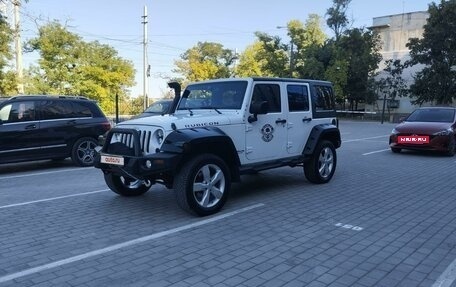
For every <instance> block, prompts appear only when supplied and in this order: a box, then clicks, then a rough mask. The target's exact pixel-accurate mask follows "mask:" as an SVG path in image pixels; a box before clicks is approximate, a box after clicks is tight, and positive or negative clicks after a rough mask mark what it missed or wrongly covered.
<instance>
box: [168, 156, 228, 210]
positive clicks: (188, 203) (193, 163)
mask: <svg viewBox="0 0 456 287" xmlns="http://www.w3.org/2000/svg"><path fill="white" fill-rule="evenodd" d="M230 187H231V175H230V172H229V169H228V167H227V165H226V163H225V162H224V161H223V160H222V159H221V158H220V157H218V156H216V155H212V154H202V155H199V156H196V157H194V158H192V159H190V160H189V161H188V162H187V163H185V164H184V166H183V167H182V169H181V170H180V171H179V173H178V175H177V176H176V177H175V180H174V193H175V195H176V200H177V203H178V205H179V206H180V207H181V208H182V209H184V210H186V211H188V212H190V213H196V214H197V215H199V216H206V215H210V214H214V213H216V212H218V211H219V210H220V209H221V208H222V207H223V205H224V204H225V202H226V199H227V197H228V193H229V191H230Z"/></svg>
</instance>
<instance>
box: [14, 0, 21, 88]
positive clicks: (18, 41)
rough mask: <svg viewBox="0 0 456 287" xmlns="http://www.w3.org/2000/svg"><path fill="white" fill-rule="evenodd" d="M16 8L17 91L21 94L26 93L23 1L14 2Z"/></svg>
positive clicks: (16, 0)
mask: <svg viewBox="0 0 456 287" xmlns="http://www.w3.org/2000/svg"><path fill="white" fill-rule="evenodd" d="M12 3H13V6H14V43H15V51H16V71H17V78H18V82H19V84H18V85H17V91H18V93H19V94H23V93H24V84H23V73H22V43H21V29H20V28H21V26H20V19H19V8H20V6H21V0H13V1H12Z"/></svg>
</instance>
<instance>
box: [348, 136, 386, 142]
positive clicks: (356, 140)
mask: <svg viewBox="0 0 456 287" xmlns="http://www.w3.org/2000/svg"><path fill="white" fill-rule="evenodd" d="M383 137H389V135H383V136H376V137H369V138H361V139H353V140H346V141H342V143H351V142H358V141H365V140H370V139H378V138H383Z"/></svg>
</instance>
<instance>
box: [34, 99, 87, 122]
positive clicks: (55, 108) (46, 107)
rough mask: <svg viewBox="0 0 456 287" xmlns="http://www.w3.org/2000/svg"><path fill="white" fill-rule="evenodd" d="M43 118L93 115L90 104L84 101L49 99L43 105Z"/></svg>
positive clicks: (52, 118)
mask: <svg viewBox="0 0 456 287" xmlns="http://www.w3.org/2000/svg"><path fill="white" fill-rule="evenodd" d="M41 111H42V118H43V120H54V119H66V118H83V117H91V116H92V112H91V111H90V108H89V107H88V105H86V104H84V103H82V102H72V101H60V100H57V101H56V100H49V101H44V102H43V104H42V106H41Z"/></svg>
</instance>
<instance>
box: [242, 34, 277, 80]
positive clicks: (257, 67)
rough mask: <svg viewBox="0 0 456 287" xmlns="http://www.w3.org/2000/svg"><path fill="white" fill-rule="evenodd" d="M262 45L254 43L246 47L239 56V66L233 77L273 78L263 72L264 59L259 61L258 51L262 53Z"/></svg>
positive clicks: (257, 42)
mask: <svg viewBox="0 0 456 287" xmlns="http://www.w3.org/2000/svg"><path fill="white" fill-rule="evenodd" d="M262 49H263V46H262V43H261V42H259V41H256V42H255V43H253V44H252V45H250V46H248V47H247V48H246V49H245V50H244V52H243V53H242V54H241V55H240V58H239V65H237V67H236V70H235V75H236V76H239V77H252V76H264V77H267V76H273V75H272V74H268V73H266V72H264V70H265V69H264V68H263V67H264V66H265V64H266V62H267V60H266V59H259V56H258V55H259V54H260V51H262Z"/></svg>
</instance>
